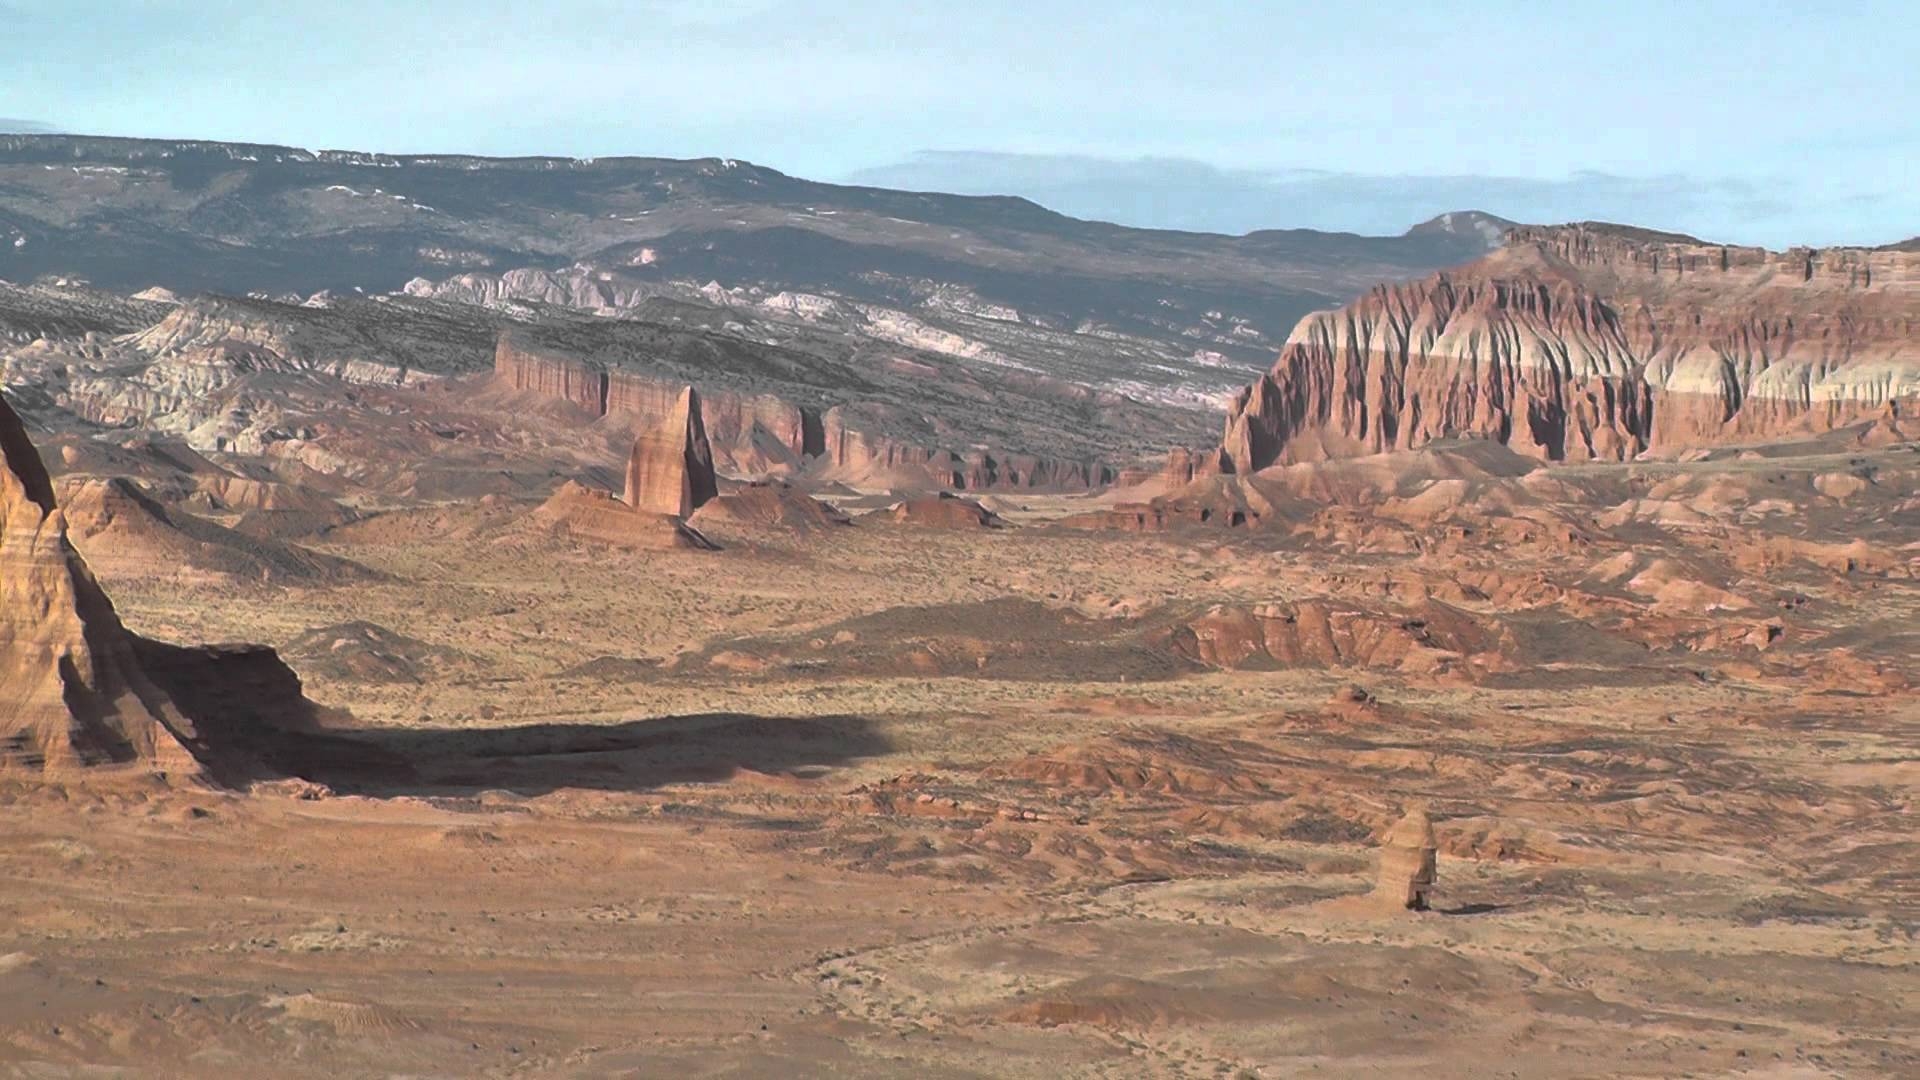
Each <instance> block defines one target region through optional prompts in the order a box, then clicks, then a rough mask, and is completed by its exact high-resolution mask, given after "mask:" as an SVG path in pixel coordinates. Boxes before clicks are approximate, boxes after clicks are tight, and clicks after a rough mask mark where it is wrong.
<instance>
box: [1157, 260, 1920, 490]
mask: <svg viewBox="0 0 1920 1080" xmlns="http://www.w3.org/2000/svg"><path fill="white" fill-rule="evenodd" d="M1915 341H1920V253H1916V252H1909V251H1893V250H1866V249H1858V248H1835V249H1824V250H1812V249H1795V250H1793V251H1788V252H1785V253H1776V252H1769V251H1765V250H1762V249H1759V248H1734V247H1724V246H1719V245H1711V244H1705V243H1701V242H1699V241H1696V240H1693V239H1692V238H1689V237H1679V236H1673V235H1669V234H1664V233H1649V232H1646V231H1644V230H1636V229H1625V228H1619V227H1613V226H1600V225H1568V226H1559V227H1553V228H1516V229H1514V230H1512V232H1511V233H1510V234H1509V237H1508V244H1507V246H1506V247H1505V248H1504V249H1502V250H1500V251H1497V252H1495V253H1493V254H1491V255H1489V256H1487V257H1486V258H1484V259H1481V260H1479V261H1477V262H1474V263H1470V264H1468V265H1467V266H1464V267H1461V268H1459V269H1457V270H1450V271H1443V272H1441V273H1438V274H1435V275H1433V276H1431V277H1428V278H1426V279H1424V280H1421V281H1417V282H1412V283H1408V284H1398V285H1380V286H1376V287H1375V288H1374V289H1373V290H1372V291H1371V292H1369V293H1367V294H1366V295H1365V296H1363V297H1361V298H1360V299H1359V300H1356V301H1355V302H1353V303H1352V304H1349V305H1347V306H1346V307H1344V308H1340V309H1338V310H1336V311H1327V312H1321V313H1318V314H1315V315H1310V316H1308V317H1307V318H1305V319H1304V320H1302V321H1301V322H1300V324H1299V325H1298V326H1297V327H1296V328H1295V329H1294V331H1293V333H1292V335H1291V336H1290V337H1289V339H1288V341H1287V344H1286V347H1285V348H1284V349H1283V351H1282V352H1281V354H1280V358H1279V361H1278V362H1277V363H1276V364H1275V365H1274V367H1273V369H1272V370H1271V371H1270V372H1268V373H1267V374H1266V375H1264V376H1262V377H1261V378H1260V379H1259V380H1258V381H1256V382H1254V383H1253V384H1252V385H1251V386H1249V387H1247V388H1246V389H1245V390H1242V391H1241V392H1240V394H1239V395H1238V396H1237V397H1236V398H1235V399H1234V401H1233V403H1232V405H1231V406H1230V408H1229V410H1228V416H1227V424H1226V431H1225V435H1224V438H1223V442H1222V449H1223V451H1224V460H1223V461H1219V462H1218V463H1217V465H1216V467H1218V468H1223V469H1226V470H1229V471H1233V472H1238V473H1247V472H1253V471H1256V470H1259V469H1263V468H1266V467H1268V466H1270V465H1275V464H1291V463H1297V462H1304V461H1316V460H1323V459H1327V458H1339V457H1354V456H1358V455H1363V454H1374V453H1382V452H1385V451H1390V450H1406V449H1412V448H1415V447H1418V446H1421V445H1424V444H1426V443H1428V442H1431V441H1433V440H1435V439H1441V438H1447V437H1453V436H1468V437H1479V438H1488V439H1495V440H1498V441H1499V442H1502V443H1505V444H1507V445H1508V446H1510V447H1512V448H1513V449H1515V450H1517V451H1519V452H1521V453H1524V454H1528V455H1530V456H1533V457H1537V458H1540V459H1543V460H1548V461H1591V460H1601V461H1622V460H1627V459H1631V458H1633V457H1635V456H1637V455H1639V454H1641V453H1643V452H1647V451H1653V452H1667V451H1681V450H1686V449H1691V448H1695V447H1700V446H1705V445H1710V444H1715V443H1729V442H1739V441H1747V440H1754V439H1764V438H1775V437H1780V436H1791V435H1794V434H1800V433H1812V432H1819V431H1826V430H1831V429H1833V428H1836V427H1844V426H1848V425H1851V424H1854V423H1860V422H1865V421H1870V420H1873V419H1875V418H1877V417H1880V416H1882V415H1885V414H1886V413H1887V412H1888V411H1889V410H1892V411H1893V412H1895V413H1896V414H1908V413H1911V412H1912V410H1913V409H1914V408H1915V407H1916V406H1920V350H1917V349H1916V347H1915V345H1914V342H1915ZM1203 468H1204V466H1203ZM1169 471H1170V472H1173V473H1179V472H1182V471H1184V472H1186V473H1187V474H1188V475H1191V474H1192V473H1193V472H1194V471H1195V462H1194V461H1193V458H1192V456H1191V455H1188V456H1183V457H1178V458H1177V459H1176V460H1174V461H1173V462H1171V463H1170V465H1169Z"/></svg>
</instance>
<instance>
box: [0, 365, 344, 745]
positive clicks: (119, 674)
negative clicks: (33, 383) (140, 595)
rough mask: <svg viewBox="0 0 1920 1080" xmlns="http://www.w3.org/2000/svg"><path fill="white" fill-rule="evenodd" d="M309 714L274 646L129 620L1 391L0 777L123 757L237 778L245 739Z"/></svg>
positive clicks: (295, 683)
mask: <svg viewBox="0 0 1920 1080" xmlns="http://www.w3.org/2000/svg"><path fill="white" fill-rule="evenodd" d="M307 710H308V705H307V703H306V701H305V699H304V698H303V697H302V696H301V691H300V681H299V679H298V678H297V677H296V676H295V675H294V674H293V672H292V671H291V670H289V669H288V668H287V667H286V665H284V664H282V663H281V662H280V660H279V658H278V657H277V656H275V655H274V653H273V651H272V650H271V649H266V648H261V647H257V646H215V647H199V648H189V647H184V646H177V645H169V644H166V643H164V642H158V641H151V640H148V639H146V638H142V637H140V636H139V635H136V634H134V633H132V632H131V631H129V630H128V629H127V628H126V627H125V626H124V625H123V624H122V623H121V621H120V616H119V615H118V614H117V613H116V612H115V610H114V607H113V602H112V601H111V600H109V599H108V598H107V595H106V593H105V591H103V590H102V589H101V587H100V585H99V583H98V582H97V581H96V580H95V579H94V576H93V574H92V572H91V571H90V570H88V568H87V564H86V561H85V560H84V559H82V558H81V557H80V554H79V552H77V551H76V550H74V547H73V544H72V543H71V542H70V541H69V540H68V537H67V521H66V516H65V515H64V514H63V513H62V512H61V510H60V508H59V506H58V505H57V503H56V501H55V496H54V490H53V485H52V483H51V481H50V480H49V478H48V475H47V471H46V468H45V466H44V464H43V463H42V462H41V460H40V457H39V454H38V453H37V452H36V451H35V450H34V447H33V444H32V443H31V442H30V441H29V440H28V438H27V434H26V428H25V425H24V424H22V423H21V421H20V418H19V417H18V416H17V415H16V414H15V413H14V412H13V410H12V408H11V407H10V406H9V405H7V403H6V401H5V399H3V398H0V773H5V772H7V771H10V770H21V769H24V770H28V771H33V772H40V773H47V774H61V773H67V772H71V771H73V770H76V769H80V768H85V767H91V766H108V765H119V766H127V767H131V768H136V769H141V770H147V771H157V772H163V773H170V774H174V775H178V776H200V775H202V774H203V773H209V774H211V775H213V776H215V777H217V778H220V777H223V778H226V779H233V778H236V777H237V776H239V775H241V774H242V773H243V772H244V770H246V769H247V768H248V767H249V762H248V761H247V760H246V755H245V752H244V751H243V750H242V749H241V748H240V747H241V744H243V743H245V741H246V740H247V739H248V738H249V737H250V736H252V735H253V734H255V733H257V732H258V731H260V730H263V729H265V728H266V727H267V726H268V725H269V724H271V723H288V722H292V723H297V722H301V721H304V720H305V719H306V714H307Z"/></svg>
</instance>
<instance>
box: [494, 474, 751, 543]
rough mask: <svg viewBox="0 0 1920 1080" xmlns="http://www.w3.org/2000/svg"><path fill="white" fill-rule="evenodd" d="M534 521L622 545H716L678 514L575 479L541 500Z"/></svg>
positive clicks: (544, 526) (561, 531)
mask: <svg viewBox="0 0 1920 1080" xmlns="http://www.w3.org/2000/svg"><path fill="white" fill-rule="evenodd" d="M531 520H532V523H533V524H534V525H535V526H536V527H539V528H542V529H545V530H547V531H549V532H552V533H558V534H563V535H566V536H572V537H576V538H578V539H581V540H592V541H595V542H597V543H602V544H607V545H611V546H613V547H619V548H633V549H641V550H648V549H658V550H664V549H669V548H689V549H695V550H701V551H711V550H713V549H715V548H716V547H717V545H716V544H714V543H713V541H711V540H708V539H707V538H706V537H705V536H703V535H701V534H700V532H699V531H698V530H696V529H694V528H693V527H692V526H690V525H688V524H687V523H686V522H684V521H682V520H681V519H679V518H677V517H674V516H672V515H668V514H655V513H650V512H647V511H642V510H635V509H634V508H633V507H631V506H628V505H627V504H626V503H624V502H622V501H620V500H619V499H616V498H614V497H613V494H612V493H611V492H606V491H596V490H594V489H593V488H590V487H587V486H586V485H584V484H580V483H577V482H575V481H572V480H569V481H567V482H566V483H564V484H561V485H560V487H559V488H558V489H557V490H556V491H555V492H554V493H553V496H552V497H551V498H549V499H548V500H547V501H546V502H544V503H541V504H540V506H539V507H538V508H536V509H535V510H534V511H533V514H532V519H531Z"/></svg>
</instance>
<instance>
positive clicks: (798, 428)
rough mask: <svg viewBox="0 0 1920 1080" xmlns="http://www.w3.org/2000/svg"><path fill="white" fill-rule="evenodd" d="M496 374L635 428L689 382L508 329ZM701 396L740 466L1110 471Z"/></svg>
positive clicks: (842, 473) (1026, 474)
mask: <svg viewBox="0 0 1920 1080" xmlns="http://www.w3.org/2000/svg"><path fill="white" fill-rule="evenodd" d="M494 378H495V380H496V382H497V384H498V385H500V386H501V387H503V388H506V389H509V390H514V391H523V392H530V393H534V394H538V395H540V396H542V397H547V398H556V399H561V400H565V401H569V402H572V403H573V404H575V405H578V406H580V407H581V408H583V409H585V410H586V411H587V412H588V413H590V414H591V415H593V416H594V417H607V418H610V419H613V420H615V421H617V422H621V423H626V424H630V425H631V426H632V427H633V428H634V430H635V431H636V432H641V431H646V430H650V429H652V428H656V427H658V426H659V425H661V424H663V423H665V422H667V421H668V420H669V419H670V418H671V416H672V414H673V412H674V409H675V407H676V406H677V404H678V403H679V398H680V395H681V392H682V390H683V389H684V387H685V384H684V383H680V382H672V381H667V380H661V379H653V378H649V377H647V376H644V375H640V374H636V373H633V372H626V371H609V370H607V369H606V368H604V367H601V366H600V365H598V364H595V363H592V362H591V361H587V360H582V359H578V358H575V357H567V356H558V355H555V354H552V353H548V352H544V351H542V350H539V349H536V348H533V347H531V346H528V345H526V344H524V343H522V342H520V341H518V340H516V339H515V338H514V336H513V334H512V333H511V332H508V333H503V334H501V335H500V339H499V342H498V344H497V346H496V348H495V350H494ZM700 402H701V411H702V416H703V418H704V421H705V425H706V433H707V438H708V441H709V442H710V444H711V445H712V447H713V455H714V461H715V463H716V464H717V465H718V466H720V467H721V468H722V469H723V470H725V471H727V472H731V473H734V474H736V475H743V476H757V475H761V474H766V473H772V472H797V471H801V470H810V471H813V472H816V473H818V474H820V475H822V476H823V477H827V478H831V479H836V480H844V481H847V482H849V483H864V484H877V485H882V486H917V485H931V486H934V487H943V488H957V489H960V490H966V491H980V490H1049V491H1052V490H1065V491H1084V490H1087V489H1089V488H1094V487H1099V486H1103V485H1105V484H1109V483H1111V482H1112V481H1113V473H1112V470H1111V469H1109V468H1107V467H1106V466H1105V465H1102V464H1099V463H1097V462H1094V463H1090V462H1085V461H1070V460H1059V459H1052V458H1043V457H1037V456H1034V455H1029V454H1006V453H1000V452H997V451H990V450H986V449H982V448H978V447H974V448H969V449H965V450H951V449H946V448H940V447H928V446H924V445H920V444H919V443H917V442H916V441H913V440H910V439H903V438H899V437H895V436H892V435H889V434H885V433H882V432H880V431H877V430H874V429H873V428H872V427H870V426H866V425H863V424H862V423H861V419H860V417H858V416H857V415H853V414H855V413H857V412H858V410H855V409H852V408H849V407H846V406H835V407H832V408H828V409H826V410H825V411H820V410H816V409H813V408H807V407H802V406H799V405H795V404H793V403H791V402H789V401H786V400H784V399H782V398H779V397H775V396H773V395H770V394H741V393H736V392H733V391H728V390H724V389H703V390H701V392H700Z"/></svg>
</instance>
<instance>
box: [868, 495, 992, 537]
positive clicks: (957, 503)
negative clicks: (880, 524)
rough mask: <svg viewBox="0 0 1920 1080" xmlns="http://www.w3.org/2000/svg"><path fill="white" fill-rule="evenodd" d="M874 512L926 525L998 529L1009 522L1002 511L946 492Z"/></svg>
mask: <svg viewBox="0 0 1920 1080" xmlns="http://www.w3.org/2000/svg"><path fill="white" fill-rule="evenodd" d="M873 516H876V517H884V518H885V519H886V520H889V521H896V522H899V523H900V524H902V525H923V526H927V527H930V528H935V529H998V528H1003V527H1004V526H1005V525H1006V522H1005V521H1004V520H1003V519H1002V518H1001V517H1000V515H998V514H996V513H994V512H993V511H991V510H989V509H987V508H986V507H984V506H981V505H980V504H979V503H977V502H974V501H973V500H972V499H962V498H960V497H958V496H955V495H949V494H947V493H945V492H942V493H940V494H938V495H932V496H928V497H925V498H917V499H904V500H902V501H900V502H897V503H895V504H893V505H892V506H890V507H888V508H886V509H885V510H876V511H874V514H873Z"/></svg>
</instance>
